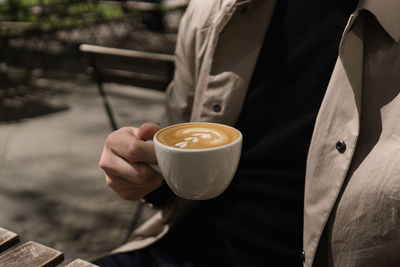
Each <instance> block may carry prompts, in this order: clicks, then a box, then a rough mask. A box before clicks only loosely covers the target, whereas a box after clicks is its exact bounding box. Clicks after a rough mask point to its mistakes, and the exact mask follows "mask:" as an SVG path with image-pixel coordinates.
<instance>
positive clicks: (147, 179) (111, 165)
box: [100, 152, 161, 187]
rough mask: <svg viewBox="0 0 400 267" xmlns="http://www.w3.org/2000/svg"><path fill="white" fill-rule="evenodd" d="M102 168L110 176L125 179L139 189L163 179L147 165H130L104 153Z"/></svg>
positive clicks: (101, 161)
mask: <svg viewBox="0 0 400 267" xmlns="http://www.w3.org/2000/svg"><path fill="white" fill-rule="evenodd" d="M100 167H101V168H102V169H103V170H104V172H105V173H106V174H107V175H108V176H113V177H114V176H116V177H123V178H124V179H125V180H126V181H127V182H130V183H132V184H134V185H137V186H139V187H140V186H141V185H146V184H148V183H152V181H153V180H157V179H159V178H160V177H161V174H160V173H158V172H156V171H154V170H153V169H152V168H151V167H150V166H148V165H147V164H146V163H129V162H127V161H126V160H124V159H123V158H120V157H118V156H115V155H114V156H112V155H107V152H103V155H102V158H101V160H100Z"/></svg>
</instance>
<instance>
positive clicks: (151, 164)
mask: <svg viewBox="0 0 400 267" xmlns="http://www.w3.org/2000/svg"><path fill="white" fill-rule="evenodd" d="M146 142H149V143H154V142H153V139H149V140H147V141H146ZM147 164H148V165H149V166H150V168H152V169H153V170H155V171H156V172H159V173H161V170H160V167H158V164H157V163H147Z"/></svg>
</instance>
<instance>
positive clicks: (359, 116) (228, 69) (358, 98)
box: [116, 0, 400, 267]
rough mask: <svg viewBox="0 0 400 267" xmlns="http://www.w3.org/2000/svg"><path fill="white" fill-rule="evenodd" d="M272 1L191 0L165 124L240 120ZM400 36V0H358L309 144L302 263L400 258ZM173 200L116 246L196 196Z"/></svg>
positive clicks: (393, 261)
mask: <svg viewBox="0 0 400 267" xmlns="http://www.w3.org/2000/svg"><path fill="white" fill-rule="evenodd" d="M274 6H275V1H274V0H243V1H240V0H192V1H191V3H190V5H189V7H188V10H187V12H186V14H185V16H184V17H183V19H182V22H181V25H180V32H179V36H178V43H177V47H176V71H175V76H174V80H173V82H172V83H171V85H170V86H169V88H168V92H167V113H166V115H167V116H166V119H165V121H164V123H165V124H171V123H176V122H183V121H214V122H222V123H225V124H230V125H233V124H235V122H236V120H237V118H238V116H239V113H240V110H241V107H242V104H243V100H244V97H245V95H246V90H247V87H248V85H249V82H250V79H251V76H252V72H253V70H254V66H255V64H256V61H257V57H258V53H259V51H260V48H261V45H262V42H263V39H264V34H265V32H266V30H267V27H268V23H269V20H270V18H271V16H272V13H273V10H274ZM316 23H317V22H316ZM399 40H400V1H399V0H360V2H359V4H358V7H357V10H356V11H355V12H354V13H353V14H352V15H351V17H350V18H349V21H348V24H347V26H346V28H345V30H344V33H343V36H342V40H341V43H340V47H339V57H338V59H337V62H336V66H335V68H334V71H333V73H332V77H331V80H330V83H329V86H328V88H327V91H326V95H325V97H324V100H323V103H322V105H321V108H320V111H319V114H318V117H317V121H316V125H315V128H314V133H313V137H312V141H311V145H310V148H309V154H308V160H307V169H306V185H305V200H304V205H305V206H304V242H303V245H304V256H305V257H304V266H306V267H311V266H338V267H344V266H363V267H366V266H371V267H372V266H374V267H381V266H400V44H399ZM305 64H307V63H306V62H305ZM174 203H175V205H171V206H170V208H169V209H166V210H164V211H160V212H159V213H157V214H156V215H155V216H154V217H153V218H151V219H150V220H149V221H148V222H146V223H145V224H144V225H143V226H142V227H140V228H139V229H138V230H137V231H135V233H134V235H133V237H132V241H131V242H130V243H128V244H126V245H124V246H122V247H121V248H119V249H117V250H116V251H117V252H121V251H127V250H132V249H138V248H141V247H144V246H147V245H148V244H151V243H152V242H154V241H155V240H157V239H158V238H161V237H162V236H163V235H164V234H165V233H166V232H167V231H168V228H169V225H170V223H171V222H172V221H173V219H171V218H173V216H172V215H176V214H178V213H180V212H181V211H182V210H184V208H185V207H186V206H188V205H190V204H191V203H190V202H189V201H183V200H179V199H177V200H176V201H175V202H174ZM324 229H325V230H324ZM299 253H300V252H299Z"/></svg>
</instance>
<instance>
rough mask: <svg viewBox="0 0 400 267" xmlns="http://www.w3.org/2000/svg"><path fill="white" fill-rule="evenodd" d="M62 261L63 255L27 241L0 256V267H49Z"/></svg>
mask: <svg viewBox="0 0 400 267" xmlns="http://www.w3.org/2000/svg"><path fill="white" fill-rule="evenodd" d="M63 260H64V255H63V253H61V252H59V251H57V250H55V249H52V248H49V247H46V246H44V245H41V244H38V243H36V242H33V241H29V242H26V243H24V244H22V245H19V246H17V247H15V248H12V249H10V250H8V251H7V252H5V253H4V254H2V255H0V266H7V267H8V266H10V267H13V266H15V267H17V266H18V267H19V266H27V267H28V266H29V267H51V266H56V265H57V264H59V263H61V262H62V261H63Z"/></svg>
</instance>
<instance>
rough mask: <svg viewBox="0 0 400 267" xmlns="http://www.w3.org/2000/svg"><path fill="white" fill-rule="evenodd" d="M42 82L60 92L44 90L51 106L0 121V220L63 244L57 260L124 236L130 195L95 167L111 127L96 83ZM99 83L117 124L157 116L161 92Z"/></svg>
mask: <svg viewBox="0 0 400 267" xmlns="http://www.w3.org/2000/svg"><path fill="white" fill-rule="evenodd" d="M39 82H40V81H39ZM42 82H44V83H47V85H49V84H50V85H51V86H54V88H57V89H59V90H61V91H62V92H63V93H60V94H55V95H51V96H47V97H44V98H45V99H44V100H45V101H46V102H47V103H49V105H53V106H55V107H56V108H55V109H54V110H57V112H53V113H51V114H45V115H41V116H38V117H34V118H29V119H23V120H20V121H16V122H7V123H0V182H1V186H0V210H1V212H0V227H3V228H6V229H8V230H11V231H14V232H15V233H18V234H19V235H20V239H21V241H28V240H33V241H36V242H39V243H42V244H44V245H47V246H50V247H53V248H55V249H57V250H59V251H61V252H63V253H64V257H65V261H64V263H68V262H70V261H72V260H73V259H75V258H82V259H84V260H87V261H90V260H93V259H95V258H97V257H100V256H102V255H104V254H105V253H107V252H109V251H110V250H112V249H114V248H116V247H118V246H119V245H121V244H122V243H123V241H124V239H125V237H126V234H127V231H128V228H129V224H130V222H131V221H132V218H133V215H134V213H135V210H136V208H137V202H132V201H125V200H122V199H121V198H119V197H118V196H117V194H116V193H115V192H114V191H112V190H111V189H110V188H108V187H107V185H106V184H105V182H104V175H103V173H102V170H101V169H100V168H99V167H98V161H99V158H100V154H101V151H102V147H103V144H104V141H105V139H106V137H107V135H108V134H109V133H110V132H111V130H110V126H109V122H108V119H107V117H106V114H105V112H104V108H103V106H102V100H101V98H100V97H99V95H98V93H97V88H96V86H95V85H94V84H93V83H91V82H89V81H85V80H83V81H64V82H55V81H42ZM106 90H107V92H108V93H109V97H110V102H111V105H112V107H113V108H114V111H115V116H116V120H117V123H118V124H119V126H126V125H140V124H142V123H143V122H145V121H155V122H157V121H159V119H160V117H161V116H162V113H163V103H164V93H162V92H155V91H151V90H146V89H141V88H134V87H126V86H120V85H116V84H107V85H106ZM57 107H58V108H57ZM151 213H152V211H151V210H145V213H144V217H146V216H150V214H151Z"/></svg>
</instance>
